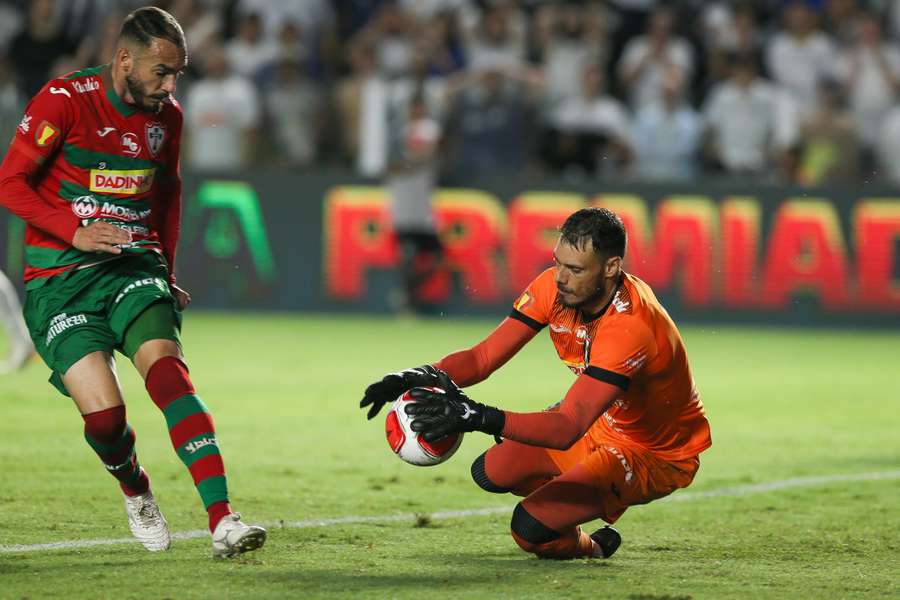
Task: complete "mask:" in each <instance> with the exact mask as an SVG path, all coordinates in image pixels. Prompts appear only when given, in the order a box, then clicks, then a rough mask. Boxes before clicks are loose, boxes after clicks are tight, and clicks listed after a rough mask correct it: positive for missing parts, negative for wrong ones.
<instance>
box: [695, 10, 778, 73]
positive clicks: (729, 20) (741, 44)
mask: <svg viewBox="0 0 900 600" xmlns="http://www.w3.org/2000/svg"><path fill="white" fill-rule="evenodd" d="M703 25H704V27H703V29H704V31H705V32H706V40H707V43H706V71H707V75H706V78H707V82H706V85H705V89H709V88H710V87H711V86H712V85H714V84H716V83H719V82H720V81H722V80H724V79H726V78H727V77H728V72H729V66H728V57H729V56H730V55H733V54H750V55H760V54H761V53H762V50H763V44H764V41H765V40H764V37H763V34H762V32H761V31H760V30H759V24H758V23H757V18H756V10H755V8H754V6H753V4H751V3H749V2H741V3H738V4H735V5H734V6H728V5H727V4H726V3H723V2H716V3H713V6H712V7H710V8H709V9H708V10H707V11H706V12H705V13H704V24H703Z"/></svg>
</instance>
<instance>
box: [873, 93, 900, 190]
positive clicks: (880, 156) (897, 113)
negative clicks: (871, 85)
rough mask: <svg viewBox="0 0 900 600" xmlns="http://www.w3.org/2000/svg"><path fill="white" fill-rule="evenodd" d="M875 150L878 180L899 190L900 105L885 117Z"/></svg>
mask: <svg viewBox="0 0 900 600" xmlns="http://www.w3.org/2000/svg"><path fill="white" fill-rule="evenodd" d="M875 150H876V158H877V160H878V172H879V173H880V175H881V177H880V179H882V180H883V181H887V182H889V183H891V184H892V185H894V186H896V187H898V188H900V104H897V105H894V107H893V108H892V109H891V110H890V111H889V112H888V113H887V115H885V117H884V121H883V122H882V124H881V129H880V131H879V135H878V145H877V146H876V148H875Z"/></svg>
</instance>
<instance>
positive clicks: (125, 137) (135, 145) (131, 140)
mask: <svg viewBox="0 0 900 600" xmlns="http://www.w3.org/2000/svg"><path fill="white" fill-rule="evenodd" d="M122 153H123V154H125V155H126V156H137V155H138V154H140V153H141V144H140V143H139V142H138V136H137V135H136V134H134V133H131V132H130V131H129V132H128V133H123V134H122Z"/></svg>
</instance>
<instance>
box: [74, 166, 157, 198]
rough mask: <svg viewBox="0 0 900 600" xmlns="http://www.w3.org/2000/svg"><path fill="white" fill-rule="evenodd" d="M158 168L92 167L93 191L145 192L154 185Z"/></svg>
mask: <svg viewBox="0 0 900 600" xmlns="http://www.w3.org/2000/svg"><path fill="white" fill-rule="evenodd" d="M155 173H156V169H137V170H133V171H115V170H112V169H91V185H90V190H91V191H92V192H105V193H108V194H143V193H144V192H147V191H150V188H151V187H152V186H153V176H154V174H155Z"/></svg>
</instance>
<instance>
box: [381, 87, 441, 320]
mask: <svg viewBox="0 0 900 600" xmlns="http://www.w3.org/2000/svg"><path fill="white" fill-rule="evenodd" d="M389 130H390V132H391V137H390V150H389V158H388V170H387V177H386V184H387V190H388V193H389V194H390V197H391V216H392V218H393V223H394V231H395V233H396V235H397V242H398V244H399V247H400V273H401V278H402V280H403V285H402V288H401V290H400V294H399V295H398V299H397V302H396V304H397V306H396V308H397V309H398V310H400V311H401V312H410V311H411V312H419V311H422V310H423V309H425V308H427V306H428V304H429V302H428V299H427V298H426V297H425V295H424V291H425V289H426V288H427V284H428V282H429V279H430V278H431V277H432V276H433V275H434V274H435V273H436V272H437V271H438V269H439V268H440V266H441V255H442V252H441V243H440V240H439V239H438V235H437V230H436V227H435V221H434V213H433V211H432V206H431V204H432V195H433V193H434V188H435V180H436V177H437V160H438V153H437V151H438V147H439V144H440V139H441V128H440V125H439V124H438V122H437V121H435V120H434V119H432V118H431V117H430V116H429V113H428V105H427V103H426V100H425V96H424V94H423V92H422V90H418V91H416V92H415V93H414V94H413V96H412V98H411V99H410V100H409V102H408V103H407V104H405V105H404V106H400V107H398V108H397V109H396V110H394V111H392V115H391V123H390V127H389Z"/></svg>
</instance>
